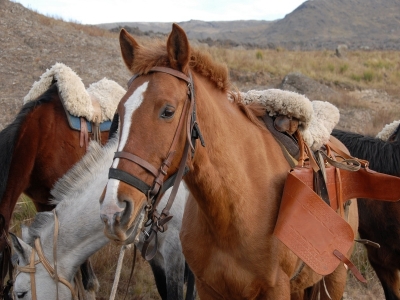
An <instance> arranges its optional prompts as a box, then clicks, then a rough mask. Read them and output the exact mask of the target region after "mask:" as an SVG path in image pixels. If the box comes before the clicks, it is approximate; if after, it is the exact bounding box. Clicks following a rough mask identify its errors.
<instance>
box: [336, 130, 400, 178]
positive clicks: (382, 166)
mask: <svg viewBox="0 0 400 300" xmlns="http://www.w3.org/2000/svg"><path fill="white" fill-rule="evenodd" d="M332 135H333V136H335V137H336V138H338V139H339V140H340V141H341V142H342V143H343V144H344V145H345V146H346V147H347V149H349V151H350V154H351V155H352V156H354V157H357V158H361V159H365V160H368V161H369V167H370V169H372V170H375V171H377V172H381V173H385V174H389V175H394V176H400V167H399V166H400V142H399V141H394V142H386V141H383V140H381V139H379V138H374V137H371V136H364V135H362V134H357V133H353V132H346V131H343V130H338V129H334V130H333V132H332Z"/></svg>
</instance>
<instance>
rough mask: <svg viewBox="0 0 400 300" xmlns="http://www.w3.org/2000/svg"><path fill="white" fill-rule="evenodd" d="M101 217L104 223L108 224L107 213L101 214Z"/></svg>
mask: <svg viewBox="0 0 400 300" xmlns="http://www.w3.org/2000/svg"><path fill="white" fill-rule="evenodd" d="M100 219H101V221H102V222H103V223H104V224H106V225H107V223H108V217H107V215H105V214H100Z"/></svg>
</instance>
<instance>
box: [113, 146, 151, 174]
mask: <svg viewBox="0 0 400 300" xmlns="http://www.w3.org/2000/svg"><path fill="white" fill-rule="evenodd" d="M114 158H125V159H127V160H130V161H132V162H134V163H136V164H138V165H139V166H141V167H143V168H145V169H146V170H147V171H149V172H150V173H151V174H153V175H154V177H157V176H158V170H157V168H155V167H154V166H153V165H152V164H150V163H148V162H147V161H145V160H144V159H142V158H140V157H139V156H137V155H134V154H131V153H128V152H125V151H120V152H115V154H114Z"/></svg>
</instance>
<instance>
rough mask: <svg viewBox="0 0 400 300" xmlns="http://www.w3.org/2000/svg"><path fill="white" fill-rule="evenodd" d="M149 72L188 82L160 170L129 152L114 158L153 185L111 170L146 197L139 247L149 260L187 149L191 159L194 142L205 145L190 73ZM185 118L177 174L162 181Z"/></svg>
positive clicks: (160, 69)
mask: <svg viewBox="0 0 400 300" xmlns="http://www.w3.org/2000/svg"><path fill="white" fill-rule="evenodd" d="M149 72H150V73H152V72H162V73H166V74H169V75H171V76H174V77H176V78H178V79H180V80H183V81H185V82H186V83H187V86H188V92H187V95H188V97H187V99H186V100H185V103H184V106H183V109H182V113H181V116H180V118H179V122H178V126H177V128H176V131H175V134H174V138H173V140H172V143H171V146H170V149H169V151H168V154H167V156H166V158H165V159H164V160H163V162H162V163H161V166H160V167H159V168H156V167H154V166H153V165H152V164H151V163H149V162H147V161H145V160H144V159H142V158H140V157H139V156H137V155H134V154H132V153H128V152H124V151H121V152H116V153H115V156H114V159H116V158H123V159H127V160H129V161H131V162H133V163H135V164H137V165H139V166H141V167H142V168H143V169H145V170H146V171H147V172H149V173H150V174H152V175H153V176H154V181H153V184H152V185H151V186H150V185H148V184H147V183H145V182H144V181H142V180H141V179H139V178H137V177H135V176H133V175H132V174H129V173H127V172H125V171H123V170H120V169H116V168H110V171H109V176H108V177H109V178H113V179H117V180H120V181H123V182H125V183H127V184H129V185H130V186H133V187H135V188H136V189H138V190H139V191H141V192H142V193H143V194H145V195H146V197H147V204H146V206H145V210H146V216H145V219H144V220H143V224H144V225H143V226H141V227H150V228H149V230H148V231H145V230H144V228H143V229H142V231H143V233H144V235H145V236H144V244H143V248H142V256H143V257H144V258H145V259H146V260H151V259H152V258H153V257H154V255H155V254H156V253H157V247H158V243H157V232H158V231H160V232H164V231H166V230H167V229H168V226H167V223H168V222H169V221H170V220H171V219H172V216H171V215H170V214H169V210H170V208H171V206H172V204H173V201H174V200H175V197H176V194H177V191H178V187H179V183H180V181H181V180H182V177H183V176H184V175H185V174H186V173H187V172H188V171H189V168H188V167H187V166H186V160H187V158H188V153H189V148H190V149H191V157H192V158H193V155H194V152H195V142H196V139H200V142H201V145H202V146H203V147H204V146H205V142H204V139H203V136H202V134H201V131H200V127H199V125H198V123H197V121H196V103H195V92H194V85H193V79H192V75H191V73H190V71H189V76H187V75H186V74H184V73H182V72H180V71H177V70H174V69H171V68H167V67H153V68H152V69H150V71H149ZM139 76H140V74H136V75H134V76H133V77H132V78H131V79H130V80H129V82H128V88H129V87H130V85H131V84H132V82H133V81H134V80H135V79H136V78H137V77H139ZM185 118H186V134H187V136H186V143H185V147H184V151H183V155H182V158H181V161H180V163H179V168H178V171H177V172H176V173H174V174H173V175H171V176H170V177H169V178H168V179H167V180H164V178H165V177H166V176H167V174H168V169H169V167H170V166H171V164H172V161H173V159H174V157H175V153H176V149H175V148H176V146H177V143H178V139H179V137H180V136H181V134H182V132H183V130H185V128H184V127H185V124H184V123H185ZM172 186H173V189H172V191H171V194H170V197H169V199H168V202H167V205H166V206H165V208H164V209H163V210H162V212H161V214H160V213H158V212H157V206H158V204H159V202H160V200H161V196H162V195H163V194H164V193H165V191H166V190H168V189H169V188H170V187H172ZM154 238H155V245H154V247H153V249H152V251H151V252H150V253H147V250H148V246H149V244H150V242H151V241H152V240H153V239H154Z"/></svg>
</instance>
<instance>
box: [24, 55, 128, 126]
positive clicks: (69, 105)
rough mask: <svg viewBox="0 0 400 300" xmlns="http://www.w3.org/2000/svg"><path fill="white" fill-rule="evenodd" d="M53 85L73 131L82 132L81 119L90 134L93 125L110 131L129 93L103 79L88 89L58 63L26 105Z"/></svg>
mask: <svg viewBox="0 0 400 300" xmlns="http://www.w3.org/2000/svg"><path fill="white" fill-rule="evenodd" d="M54 81H56V84H57V87H58V91H59V94H60V98H61V102H62V104H63V106H64V108H65V111H66V114H67V118H68V122H69V124H70V126H71V128H72V129H75V130H81V120H80V118H85V119H86V120H87V127H88V131H89V132H92V123H93V124H100V131H108V130H109V128H110V126H111V121H112V119H113V116H114V114H115V111H116V109H117V105H118V103H119V101H120V99H121V98H122V96H123V95H124V94H125V93H126V91H125V89H124V88H122V87H121V86H120V85H119V84H118V83H116V82H115V81H113V80H109V79H107V78H103V79H101V80H100V81H98V82H95V83H92V84H91V85H90V86H89V87H88V88H87V89H85V86H84V84H83V82H82V80H81V78H80V77H79V76H78V75H77V74H76V73H75V72H74V71H73V70H72V69H71V68H69V67H68V66H66V65H65V64H62V63H56V64H55V65H53V66H52V67H51V68H50V69H47V70H46V72H45V73H43V74H42V76H41V77H40V79H39V80H38V81H36V82H35V83H34V84H33V85H32V88H31V90H30V91H29V93H28V94H27V95H26V96H25V98H24V104H25V103H27V102H29V101H34V100H36V99H37V98H38V97H39V96H40V95H42V94H43V93H44V92H45V91H47V90H48V89H49V88H50V86H51V84H52V83H53V82H54Z"/></svg>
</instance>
